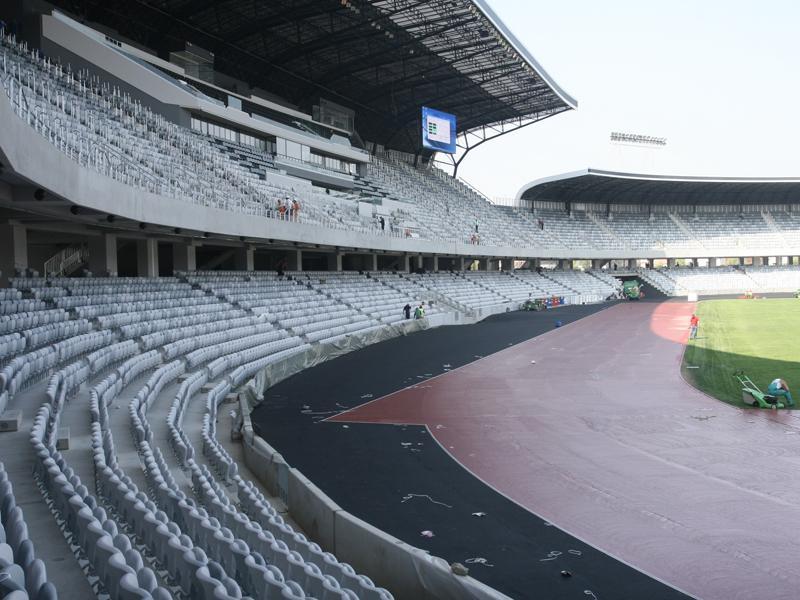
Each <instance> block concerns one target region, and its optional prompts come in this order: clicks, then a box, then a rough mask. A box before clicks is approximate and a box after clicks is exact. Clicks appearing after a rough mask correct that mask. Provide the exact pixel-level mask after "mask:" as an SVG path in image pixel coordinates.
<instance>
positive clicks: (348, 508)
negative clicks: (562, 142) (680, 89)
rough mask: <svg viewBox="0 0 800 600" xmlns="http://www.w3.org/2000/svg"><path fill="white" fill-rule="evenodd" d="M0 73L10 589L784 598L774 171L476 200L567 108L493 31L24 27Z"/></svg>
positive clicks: (792, 303) (574, 104)
mask: <svg viewBox="0 0 800 600" xmlns="http://www.w3.org/2000/svg"><path fill="white" fill-rule="evenodd" d="M0 55H1V57H0V82H2V93H0V598H3V599H8V600H24V599H30V600H55V599H57V598H61V599H62V600H70V599H79V600H83V599H90V598H100V599H106V598H110V599H112V600H118V599H119V600H133V599H140V600H148V599H152V600H166V599H169V598H175V599H178V600H183V599H200V600H212V599H215V600H223V599H231V600H234V599H243V598H252V599H254V600H255V599H262V598H263V599H272V598H283V599H290V600H302V599H304V598H309V599H312V598H313V599H317V600H331V599H342V600H353V599H356V598H363V599H367V600H373V599H374V600H390V599H391V598H396V599H414V600H416V599H446V600H447V599H452V600H462V599H464V600H466V599H475V600H479V599H503V598H531V599H539V598H543V599H544V598H546V599H569V598H582V599H594V600H605V599H610V598H614V599H641V598H651V599H673V598H674V599H679V598H702V599H704V600H712V599H726V600H730V599H736V598H748V599H752V598H764V599H770V600H777V599H784V598H785V599H791V598H796V597H797V589H798V585H800V569H799V568H798V567H797V566H796V565H795V564H794V562H793V558H794V557H795V556H797V553H798V551H800V548H799V547H798V543H797V542H796V541H795V537H796V536H794V535H793V531H794V530H795V528H796V527H797V526H798V525H800V486H799V485H798V484H797V483H796V480H794V479H793V477H792V473H793V469H794V467H795V466H796V464H797V453H796V450H795V446H794V443H796V442H795V438H794V437H792V436H793V435H797V434H798V432H800V426H798V421H797V419H796V418H795V416H794V413H793V411H792V410H791V409H792V408H794V406H795V403H794V400H793V398H792V395H791V392H790V388H791V385H792V384H793V383H794V382H796V381H800V367H798V360H797V352H796V350H794V347H793V345H794V343H795V340H796V339H797V335H800V327H799V326H798V323H800V300H798V298H800V178H791V177H732V176H711V175H709V176H698V175H696V174H687V175H685V176H679V175H674V174H670V175H666V174H663V173H658V172H646V171H645V172H635V171H622V170H612V169H608V168H599V166H598V168H595V167H588V168H585V169H582V170H579V171H571V172H566V173H551V174H550V175H549V176H547V177H544V178H534V177H530V178H528V179H526V181H528V182H529V183H527V184H526V185H524V186H522V187H521V189H519V191H518V193H517V194H516V197H515V198H513V201H512V202H509V203H507V205H504V204H500V203H497V202H493V201H492V200H490V199H489V198H488V197H487V196H486V195H484V194H482V193H481V192H480V191H479V190H477V189H476V188H475V187H473V186H471V185H470V184H468V183H467V182H466V181H465V180H464V179H463V178H461V177H459V173H460V172H462V170H461V167H462V163H463V161H464V159H465V158H466V157H467V156H474V154H472V152H473V151H474V150H475V149H476V148H478V147H481V148H483V147H484V144H486V145H487V146H488V145H492V146H497V147H500V146H502V145H503V144H504V143H505V141H506V140H508V139H509V138H505V137H504V136H506V134H511V133H514V132H518V131H520V130H522V129H526V130H535V129H536V128H537V127H541V126H542V125H541V123H542V122H543V121H545V120H547V121H548V124H550V123H553V122H556V121H557V120H558V119H563V118H564V117H565V116H567V115H570V114H574V113H575V112H576V111H578V110H579V103H578V100H576V99H575V98H573V97H572V96H571V95H570V94H569V93H567V92H566V91H565V90H564V89H562V88H561V87H560V86H559V85H558V83H557V82H556V80H555V78H554V77H553V76H551V74H549V73H548V72H547V71H546V70H545V67H544V66H543V65H542V64H540V63H539V62H538V61H537V60H536V58H534V56H533V55H532V54H531V52H530V51H529V50H528V49H526V47H525V46H524V44H523V43H522V42H521V41H520V40H519V39H518V38H517V37H515V35H514V34H513V33H512V31H511V29H510V28H509V27H508V26H507V25H506V24H505V23H504V22H503V21H502V20H501V19H500V17H499V16H498V15H497V14H496V13H495V11H494V10H493V9H492V7H491V6H490V4H489V3H488V2H487V0H428V1H424V2H419V1H417V0H338V1H334V0H302V1H290V0H274V1H272V2H245V1H243V0H220V1H208V0H158V1H156V0H136V1H128V2H121V1H119V0H112V1H101V0H81V1H80V2H78V1H74V0H47V1H45V0H31V1H28V0H13V1H10V2H4V3H2V5H0ZM610 143H613V144H622V145H626V146H635V147H639V146H643V147H654V148H655V147H662V146H664V145H665V144H666V143H667V142H666V139H664V138H658V137H654V136H644V135H638V134H627V133H620V132H612V134H611V137H610Z"/></svg>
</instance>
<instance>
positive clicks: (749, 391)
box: [733, 371, 785, 409]
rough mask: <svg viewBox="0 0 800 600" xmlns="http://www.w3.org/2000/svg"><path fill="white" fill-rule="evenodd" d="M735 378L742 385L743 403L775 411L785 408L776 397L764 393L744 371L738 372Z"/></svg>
mask: <svg viewBox="0 0 800 600" xmlns="http://www.w3.org/2000/svg"><path fill="white" fill-rule="evenodd" d="M733 376H734V377H736V379H738V380H739V383H740V384H742V402H744V403H745V404H747V405H748V406H753V407H758V408H773V409H775V408H785V406H784V404H783V402H780V401H779V400H778V398H777V397H776V396H772V395H770V394H765V393H764V392H762V391H761V389H760V388H759V387H758V386H757V385H756V384H755V383H753V380H752V379H750V377H748V376H747V375H746V374H745V372H744V371H736V373H734V374H733Z"/></svg>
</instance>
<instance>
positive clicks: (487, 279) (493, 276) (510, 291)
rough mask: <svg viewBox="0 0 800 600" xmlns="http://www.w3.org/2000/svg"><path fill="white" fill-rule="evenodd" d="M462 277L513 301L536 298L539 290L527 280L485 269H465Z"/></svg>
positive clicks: (539, 292)
mask: <svg viewBox="0 0 800 600" xmlns="http://www.w3.org/2000/svg"><path fill="white" fill-rule="evenodd" d="M464 277H465V278H466V279H468V280H470V281H473V282H475V283H477V284H478V285H480V286H482V287H485V288H489V289H491V290H494V291H495V292H497V293H498V294H500V295H501V296H503V297H504V298H507V299H508V300H513V301H514V302H522V301H524V300H527V299H528V298H530V297H534V298H536V297H537V296H539V295H540V294H541V290H539V289H538V288H536V287H535V286H534V285H533V284H532V283H530V282H528V281H522V280H520V279H519V278H517V277H512V276H511V275H509V274H508V273H497V272H494V273H490V272H487V271H467V272H466V273H464Z"/></svg>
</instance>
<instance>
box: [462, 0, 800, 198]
mask: <svg viewBox="0 0 800 600" xmlns="http://www.w3.org/2000/svg"><path fill="white" fill-rule="evenodd" d="M488 1H489V3H490V5H491V6H492V8H493V9H494V10H495V12H496V13H497V14H498V15H499V16H500V18H501V19H502V21H503V22H504V23H505V24H506V26H507V27H508V28H509V29H510V30H511V31H512V32H513V33H514V34H515V35H516V36H517V38H518V39H519V40H520V41H521V42H522V43H523V44H524V45H525V46H526V47H527V49H528V50H529V51H530V53H531V54H532V55H533V56H534V57H535V58H536V60H537V61H538V62H539V64H540V65H542V67H544V69H545V70H546V71H547V72H548V73H549V75H550V76H551V78H552V79H553V80H555V81H556V82H557V83H558V85H559V86H560V87H561V88H562V89H563V90H565V91H566V92H567V93H569V94H570V95H571V96H572V97H573V98H575V99H577V101H578V109H577V110H575V111H569V112H567V113H564V114H560V115H556V116H554V117H550V118H549V119H546V120H544V121H542V122H541V123H536V124H533V125H530V126H529V127H526V128H524V129H521V130H520V131H517V132H515V133H510V134H507V135H505V136H503V137H501V138H499V139H496V140H493V141H489V142H487V143H485V144H483V145H482V146H480V147H478V148H476V149H475V150H473V151H472V152H471V153H470V154H469V155H468V156H467V158H466V159H464V162H463V163H462V165H461V167H460V170H459V176H460V177H462V178H463V179H465V180H466V181H468V182H469V183H470V184H472V185H474V186H475V187H477V188H478V189H479V190H481V191H482V192H483V193H484V194H486V195H487V196H489V197H490V198H508V197H513V196H515V195H516V194H517V193H518V192H519V190H520V188H521V187H522V186H523V185H525V184H526V183H529V182H531V181H534V180H536V179H539V178H541V177H547V176H550V175H555V174H558V173H565V172H570V171H576V170H579V169H585V168H587V167H592V168H597V169H608V170H616V171H627V172H635V173H646V174H666V175H701V176H702V175H706V176H714V175H716V176H741V177H758V176H800V160H798V159H800V153H799V152H798V150H797V148H796V147H797V145H798V144H800V114H799V113H800V60H799V59H800V35H798V34H797V25H798V23H800V3H799V2H796V1H790V0H762V1H761V2H758V1H756V0H750V1H746V0H693V1H689V0H670V1H666V0H646V1H643V0H607V1H606V2H598V1H597V0H572V1H571V2H552V1H550V2H544V1H542V0H488ZM611 131H622V132H626V133H638V134H643V135H651V136H656V137H665V138H667V146H666V147H665V148H663V149H655V148H653V149H651V148H636V147H630V146H622V145H618V144H611V143H610V142H609V134H610V133H611Z"/></svg>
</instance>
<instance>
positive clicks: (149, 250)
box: [136, 238, 158, 277]
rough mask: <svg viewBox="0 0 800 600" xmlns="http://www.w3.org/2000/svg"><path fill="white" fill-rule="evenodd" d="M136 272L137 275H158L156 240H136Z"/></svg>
mask: <svg viewBox="0 0 800 600" xmlns="http://www.w3.org/2000/svg"><path fill="white" fill-rule="evenodd" d="M136 272H137V274H138V275H139V277H158V240H154V239H150V238H148V239H146V240H136Z"/></svg>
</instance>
